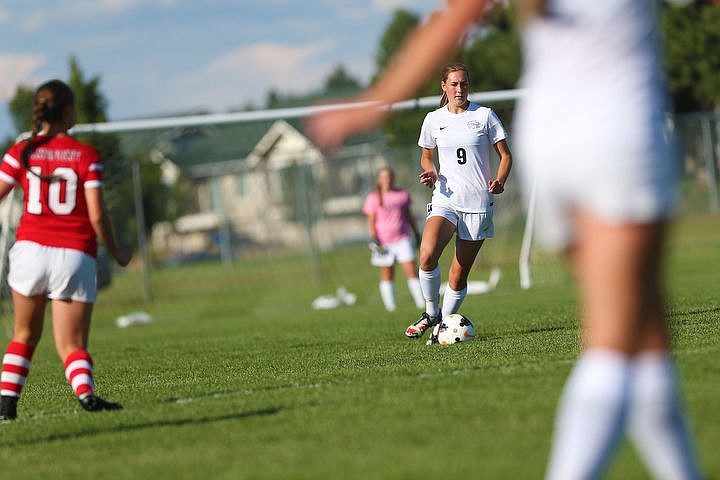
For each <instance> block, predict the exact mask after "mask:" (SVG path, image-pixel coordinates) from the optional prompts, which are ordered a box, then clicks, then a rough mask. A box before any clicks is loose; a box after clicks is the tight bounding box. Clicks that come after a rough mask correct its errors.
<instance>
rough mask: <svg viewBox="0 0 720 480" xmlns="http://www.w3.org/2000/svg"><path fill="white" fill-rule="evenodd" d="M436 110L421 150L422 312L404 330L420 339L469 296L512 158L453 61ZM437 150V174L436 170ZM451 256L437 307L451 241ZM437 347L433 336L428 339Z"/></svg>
mask: <svg viewBox="0 0 720 480" xmlns="http://www.w3.org/2000/svg"><path fill="white" fill-rule="evenodd" d="M440 78H441V82H440V86H441V88H442V90H443V95H442V98H441V100H440V107H439V108H438V109H436V110H434V111H432V112H430V113H428V114H427V115H426V116H425V120H424V121H423V124H422V128H421V130H420V139H419V140H418V145H419V146H420V147H421V148H422V157H421V159H420V165H421V167H422V169H423V173H421V174H420V183H422V184H423V185H425V186H426V187H428V188H431V189H434V190H433V195H432V202H431V203H430V204H428V212H427V220H426V222H425V228H424V229H423V237H422V242H421V244H420V273H419V276H420V284H421V285H422V291H423V295H424V297H425V311H424V312H423V314H422V316H421V317H420V319H419V320H418V321H416V322H415V323H413V324H412V325H410V326H409V327H408V328H407V330H405V335H406V336H407V337H409V338H419V337H421V336H422V335H423V334H424V333H425V330H427V329H428V328H430V327H432V326H436V329H439V327H440V325H439V324H440V322H441V319H442V318H445V317H447V316H448V315H451V314H453V313H456V312H457V311H458V310H459V308H460V305H462V303H463V301H464V300H465V295H466V294H467V280H468V275H470V270H471V269H472V266H473V263H474V262H475V258H476V257H477V254H478V253H479V252H480V248H481V247H482V245H483V243H484V242H485V239H486V238H492V237H493V236H494V234H495V229H494V224H493V209H494V200H493V199H494V196H495V195H496V194H500V193H502V192H503V191H504V190H505V182H506V181H507V177H508V175H509V174H510V168H511V166H512V155H511V154H510V149H509V148H508V146H507V142H506V141H505V137H506V135H505V129H504V128H503V125H502V123H501V122H500V119H499V118H498V117H497V115H496V114H495V112H493V111H492V110H491V109H490V108H487V107H483V106H481V105H478V104H475V103H472V102H471V101H469V100H468V94H469V93H470V90H469V89H470V78H469V76H468V70H467V67H466V66H465V65H463V64H461V63H451V64H448V65H446V66H445V67H443V69H442V73H441V75H440ZM490 145H492V146H493V148H494V149H495V151H496V152H497V154H498V157H499V158H500V163H499V165H498V171H497V177H495V178H492V177H491V174H490ZM436 149H437V152H438V155H437V156H438V164H439V169H436V165H435V150H436ZM455 235H456V239H455V253H454V256H453V260H452V264H451V265H450V272H449V273H448V285H447V288H446V289H445V293H444V294H443V301H442V310H441V309H440V284H441V275H440V266H439V264H438V262H439V261H440V256H441V255H442V252H443V250H445V247H446V246H447V245H448V243H449V242H450V240H451V239H452V237H453V236H455ZM428 343H430V344H432V343H437V334H436V332H433V335H432V336H431V338H430V340H429V342H428Z"/></svg>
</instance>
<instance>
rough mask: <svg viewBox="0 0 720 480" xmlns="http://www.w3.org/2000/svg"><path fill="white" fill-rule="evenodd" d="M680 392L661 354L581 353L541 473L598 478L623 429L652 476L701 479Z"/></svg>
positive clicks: (555, 478)
mask: <svg viewBox="0 0 720 480" xmlns="http://www.w3.org/2000/svg"><path fill="white" fill-rule="evenodd" d="M678 397H679V394H678V391H677V382H676V379H675V375H674V373H673V369H672V365H671V362H670V360H669V359H668V357H667V355H666V354H665V353H660V352H658V353H641V354H640V355H638V356H636V357H627V356H625V355H623V354H620V353H618V352H614V351H610V350H588V351H586V352H585V353H583V354H582V355H581V356H580V358H579V359H578V361H577V363H576V364H575V367H574V369H573V371H572V373H571V374H570V377H569V378H568V380H567V382H566V384H565V389H564V391H563V394H562V398H561V400H560V405H559V409H558V413H557V418H556V424H555V434H554V439H553V449H552V453H551V456H550V463H549V466H548V471H547V477H546V478H547V479H548V480H559V479H590V478H596V477H598V476H599V475H600V474H602V472H603V471H604V469H605V467H606V466H607V463H608V461H609V459H610V457H611V456H612V454H613V453H614V451H615V449H616V447H617V445H618V443H619V440H620V438H621V437H622V434H623V433H624V432H625V431H627V433H628V436H629V437H630V439H631V440H632V441H633V443H634V444H635V446H636V448H637V449H638V452H639V453H640V455H641V456H642V458H643V460H644V462H645V465H646V466H647V468H648V469H649V470H650V472H651V473H652V476H653V478H657V479H662V480H671V479H672V480H696V479H700V478H701V475H700V468H699V465H698V463H697V459H696V456H695V452H694V448H693V445H692V442H691V441H690V437H689V435H688V429H687V425H686V423H685V419H684V414H683V410H682V407H681V404H680V401H679V398H678Z"/></svg>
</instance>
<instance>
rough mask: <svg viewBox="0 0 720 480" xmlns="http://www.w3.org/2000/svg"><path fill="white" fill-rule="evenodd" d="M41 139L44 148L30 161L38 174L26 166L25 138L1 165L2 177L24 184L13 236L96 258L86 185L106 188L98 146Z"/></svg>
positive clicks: (59, 138)
mask: <svg viewBox="0 0 720 480" xmlns="http://www.w3.org/2000/svg"><path fill="white" fill-rule="evenodd" d="M37 140H38V141H39V142H40V146H39V147H38V148H36V149H35V151H34V152H33V154H32V155H31V156H30V161H29V162H28V163H29V167H30V169H32V171H33V172H35V173H36V174H37V175H34V174H33V173H32V172H30V171H28V170H27V169H25V167H23V165H22V162H21V153H22V151H23V149H24V148H25V145H26V142H24V141H23V142H20V143H16V144H15V145H13V146H12V147H10V150H9V151H8V153H6V154H5V156H4V157H3V161H2V165H0V180H2V181H4V182H6V183H8V184H10V185H17V184H20V186H21V187H22V190H23V192H24V193H25V201H24V208H23V215H22V218H21V219H20V225H19V226H18V229H17V233H16V234H15V239H16V240H29V241H32V242H36V243H39V244H41V245H45V246H48V247H60V248H70V249H73V250H80V251H82V252H85V253H87V254H89V255H92V256H93V257H96V256H97V239H96V235H95V231H94V230H93V228H92V225H91V224H90V219H89V218H88V210H87V204H86V202H85V189H87V188H101V187H102V163H101V162H100V156H99V155H98V152H97V150H95V149H94V148H93V147H90V146H88V145H84V144H82V143H80V142H78V141H77V140H75V139H74V138H72V137H70V136H57V137H53V138H50V139H49V140H47V141H43V137H37ZM38 175H40V176H43V177H52V179H50V180H44V179H41V178H40V177H39V176H38Z"/></svg>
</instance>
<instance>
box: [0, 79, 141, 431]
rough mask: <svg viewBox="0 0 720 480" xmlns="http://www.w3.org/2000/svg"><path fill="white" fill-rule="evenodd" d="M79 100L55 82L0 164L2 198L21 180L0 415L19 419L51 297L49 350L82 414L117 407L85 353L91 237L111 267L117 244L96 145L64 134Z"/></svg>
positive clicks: (93, 266) (38, 98)
mask: <svg viewBox="0 0 720 480" xmlns="http://www.w3.org/2000/svg"><path fill="white" fill-rule="evenodd" d="M74 124H75V100H74V94H73V92H72V90H71V89H70V87H69V86H67V85H66V84H65V83H63V82H61V81H59V80H51V81H49V82H47V83H45V84H43V85H41V86H40V87H39V88H38V89H37V91H36V92H35V97H34V111H33V121H32V136H31V137H30V138H29V139H27V140H23V141H21V142H19V143H17V144H15V145H14V146H12V147H11V148H10V150H9V151H8V153H6V154H5V156H4V157H3V161H2V165H0V200H1V199H3V198H5V196H7V194H8V193H9V192H10V190H11V189H12V188H13V187H14V186H16V185H20V187H21V188H22V190H23V193H24V194H25V201H24V209H23V215H22V218H21V219H20V224H19V226H18V229H17V234H16V242H15V244H14V245H13V247H12V248H11V250H10V270H9V273H8V284H9V285H10V287H11V288H12V297H13V306H14V310H15V327H14V331H13V336H12V341H11V342H10V345H9V346H8V348H7V350H6V352H5V356H4V357H3V363H2V387H1V388H2V391H1V392H0V394H1V397H0V420H3V421H7V420H13V419H15V418H16V417H17V403H18V400H19V398H20V393H21V391H22V388H23V385H24V384H25V378H26V377H27V375H28V371H29V369H30V361H31V360H32V356H33V352H34V351H35V347H36V346H37V344H38V342H39V341H40V337H41V335H42V329H43V323H44V316H45V306H46V304H47V303H48V299H49V300H50V303H51V310H52V320H53V335H54V337H55V347H56V349H57V353H58V355H59V356H60V359H61V360H62V361H63V362H64V365H65V376H66V378H67V380H68V382H69V383H70V385H71V386H72V389H73V392H74V393H75V395H76V396H77V397H78V400H79V402H80V405H81V406H82V407H83V408H84V409H85V410H88V411H97V410H116V409H120V408H122V406H121V405H120V404H119V403H112V402H108V401H106V400H103V399H102V398H100V397H98V396H96V395H95V391H94V389H95V387H94V385H93V361H92V358H91V357H90V354H89V353H88V352H87V344H88V334H89V331H90V320H91V316H92V310H93V303H94V302H95V296H96V290H97V288H96V272H97V262H96V256H97V240H96V237H100V239H101V240H102V241H103V243H104V244H105V246H106V247H107V249H108V252H109V253H110V254H111V255H112V256H113V257H114V258H115V260H116V261H117V263H118V264H119V265H121V266H125V265H127V264H128V262H129V261H130V257H131V255H130V253H129V252H128V251H126V250H124V249H122V248H121V247H119V246H118V245H117V244H116V242H115V238H114V236H113V231H112V228H111V224H110V220H109V219H108V217H107V215H106V214H105V209H104V207H103V203H102V163H101V161H100V158H99V156H98V153H97V151H96V150H95V149H94V148H92V147H89V146H87V145H84V144H81V143H80V142H78V141H77V140H75V139H73V138H72V137H70V136H69V135H68V129H70V128H71V127H72V126H73V125H74Z"/></svg>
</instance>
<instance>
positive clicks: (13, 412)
mask: <svg viewBox="0 0 720 480" xmlns="http://www.w3.org/2000/svg"><path fill="white" fill-rule="evenodd" d="M17 403H18V397H10V396H7V395H3V396H2V397H0V422H9V421H10V420H15V419H16V418H17Z"/></svg>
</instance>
